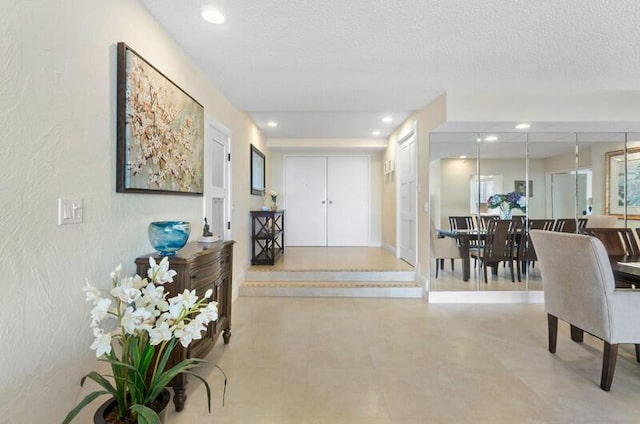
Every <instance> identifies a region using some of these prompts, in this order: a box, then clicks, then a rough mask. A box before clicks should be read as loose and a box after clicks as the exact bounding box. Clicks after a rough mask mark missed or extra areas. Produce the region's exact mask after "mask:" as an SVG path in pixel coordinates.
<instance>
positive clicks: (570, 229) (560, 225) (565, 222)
mask: <svg viewBox="0 0 640 424" xmlns="http://www.w3.org/2000/svg"><path fill="white" fill-rule="evenodd" d="M577 228H578V227H577V225H576V219H575V218H559V219H556V223H555V226H554V227H553V231H557V232H559V233H574V234H575V233H576V230H577Z"/></svg>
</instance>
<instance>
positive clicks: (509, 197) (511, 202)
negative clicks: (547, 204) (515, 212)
mask: <svg viewBox="0 0 640 424" xmlns="http://www.w3.org/2000/svg"><path fill="white" fill-rule="evenodd" d="M487 207H488V208H489V209H495V208H500V210H501V211H502V212H504V213H505V214H509V215H510V214H511V210H512V209H520V210H521V211H522V212H527V203H526V200H525V198H524V196H522V195H520V194H518V193H516V192H515V191H511V192H509V193H506V194H494V195H492V196H490V197H489V199H487Z"/></svg>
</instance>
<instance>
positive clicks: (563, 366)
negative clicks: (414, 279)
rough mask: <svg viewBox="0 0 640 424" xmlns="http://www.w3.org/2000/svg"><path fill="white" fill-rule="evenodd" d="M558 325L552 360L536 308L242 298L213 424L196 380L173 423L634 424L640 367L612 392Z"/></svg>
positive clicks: (222, 361) (625, 368)
mask: <svg viewBox="0 0 640 424" xmlns="http://www.w3.org/2000/svg"><path fill="white" fill-rule="evenodd" d="M568 333H569V331H568V326H567V325H565V324H562V325H561V327H560V335H559V340H558V349H557V354H556V355H551V354H550V353H549V352H548V351H547V347H546V346H547V333H546V317H545V314H544V307H543V305H540V304H494V305H487V304H484V305H472V304H456V305H451V304H440V305H437V304H427V303H425V301H423V300H418V299H410V300H407V299H344V298H343V299H337V298H240V299H238V300H236V301H235V302H234V304H233V325H232V337H231V342H230V344H228V345H226V346H225V345H223V344H222V343H221V342H219V343H218V344H217V345H216V346H215V347H214V349H213V350H212V352H211V354H210V356H209V359H210V360H211V361H212V362H215V363H217V364H219V365H220V366H221V367H222V368H223V369H224V370H225V372H226V373H227V376H228V379H229V380H228V387H227V395H226V402H225V406H224V407H222V406H221V401H222V398H221V394H222V380H221V378H220V374H219V373H217V372H216V371H215V369H213V368H212V367H211V366H207V367H206V368H205V369H203V370H202V371H201V372H202V373H204V374H205V375H208V380H209V381H210V383H211V386H212V390H213V401H212V403H213V405H212V413H211V415H209V414H208V413H207V409H206V406H205V405H206V402H205V399H206V396H205V391H204V390H203V387H202V385H201V383H199V382H198V381H196V380H194V379H191V380H190V384H189V389H188V392H189V398H188V399H187V404H186V407H185V410H184V411H182V412H180V413H176V412H173V411H172V412H171V413H170V415H169V423H171V424H187V423H188V424H200V423H202V424H204V423H207V424H209V423H215V424H223V423H238V424H245V423H246V424H267V423H269V424H272V423H273V424H324V423H331V424H391V423H398V424H409V423H638V422H640V364H637V363H636V362H635V357H634V354H633V347H632V346H624V347H623V348H621V349H620V356H619V358H618V366H617V369H616V375H615V378H614V381H613V387H612V390H611V392H609V393H606V392H603V391H602V390H600V388H599V386H598V385H599V379H600V365H601V354H602V348H601V343H600V342H599V341H597V340H595V339H593V338H592V337H590V336H587V335H585V343H584V344H576V343H573V342H572V341H571V340H570V338H569V334H568Z"/></svg>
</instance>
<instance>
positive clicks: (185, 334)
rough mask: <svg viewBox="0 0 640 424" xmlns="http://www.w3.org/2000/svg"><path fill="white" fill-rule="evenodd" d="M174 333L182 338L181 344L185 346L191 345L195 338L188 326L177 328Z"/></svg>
mask: <svg viewBox="0 0 640 424" xmlns="http://www.w3.org/2000/svg"><path fill="white" fill-rule="evenodd" d="M173 335H174V336H175V337H177V338H178V339H180V344H182V346H183V347H189V344H190V343H191V341H192V340H193V336H192V334H191V332H190V331H189V330H188V329H187V328H186V327H183V328H177V329H176V331H175V332H174V333H173Z"/></svg>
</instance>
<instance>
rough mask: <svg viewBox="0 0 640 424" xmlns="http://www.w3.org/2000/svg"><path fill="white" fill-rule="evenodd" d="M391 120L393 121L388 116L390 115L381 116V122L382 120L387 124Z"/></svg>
mask: <svg viewBox="0 0 640 424" xmlns="http://www.w3.org/2000/svg"><path fill="white" fill-rule="evenodd" d="M391 121H393V118H392V117H390V116H385V117H384V118H382V122H384V123H387V124H388V123H389V122H391Z"/></svg>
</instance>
